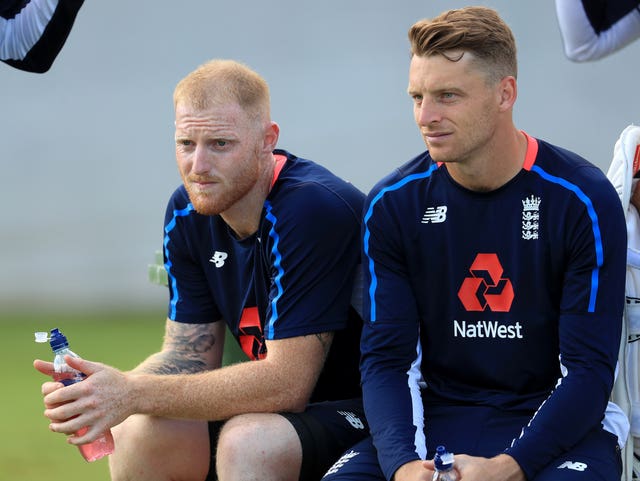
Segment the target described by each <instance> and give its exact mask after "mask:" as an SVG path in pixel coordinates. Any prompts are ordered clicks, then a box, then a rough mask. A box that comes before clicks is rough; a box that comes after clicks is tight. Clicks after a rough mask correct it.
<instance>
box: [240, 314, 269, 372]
mask: <svg viewBox="0 0 640 481" xmlns="http://www.w3.org/2000/svg"><path fill="white" fill-rule="evenodd" d="M238 341H239V342H240V347H241V348H242V350H243V351H244V353H245V354H246V355H247V356H249V359H251V360H253V361H257V360H259V359H264V358H265V357H266V356H267V346H266V345H265V343H264V336H263V334H262V327H261V326H260V315H259V314H258V308H257V307H245V308H244V310H243V311H242V317H241V318H240V326H239V329H238Z"/></svg>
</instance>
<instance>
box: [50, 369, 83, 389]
mask: <svg viewBox="0 0 640 481" xmlns="http://www.w3.org/2000/svg"><path fill="white" fill-rule="evenodd" d="M85 377H86V376H85V375H84V374H82V373H79V372H77V371H75V372H74V371H68V372H54V373H53V380H54V381H57V382H61V383H62V384H64V385H65V386H70V385H71V384H75V383H77V382H80V381H82V380H84V378H85Z"/></svg>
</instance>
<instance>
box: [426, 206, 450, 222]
mask: <svg viewBox="0 0 640 481" xmlns="http://www.w3.org/2000/svg"><path fill="white" fill-rule="evenodd" d="M445 220H447V206H446V205H440V206H438V207H428V208H427V210H425V211H424V215H423V216H422V223H423V224H429V223H431V224H439V223H441V222H444V221H445Z"/></svg>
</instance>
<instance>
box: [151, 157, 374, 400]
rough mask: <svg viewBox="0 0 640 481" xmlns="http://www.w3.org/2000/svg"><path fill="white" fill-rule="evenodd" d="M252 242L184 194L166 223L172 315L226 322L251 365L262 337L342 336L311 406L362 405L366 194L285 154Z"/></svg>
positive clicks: (260, 351)
mask: <svg viewBox="0 0 640 481" xmlns="http://www.w3.org/2000/svg"><path fill="white" fill-rule="evenodd" d="M274 153H275V154H276V158H277V159H279V160H280V161H281V163H282V162H284V163H283V164H282V168H281V170H280V171H279V173H278V172H277V178H276V179H274V180H275V183H274V185H273V187H272V189H271V192H270V193H269V195H268V197H267V199H266V201H265V203H264V207H263V210H262V217H261V220H260V226H259V228H258V231H257V233H256V234H254V235H252V236H250V237H248V238H246V239H243V240H238V239H237V238H236V236H235V235H234V234H233V232H232V231H231V229H230V228H229V227H228V226H227V224H226V223H225V222H224V221H223V220H222V218H221V217H220V216H205V215H200V214H198V213H197V212H195V210H194V208H193V205H192V204H191V202H190V200H189V197H188V194H187V192H186V189H185V188H184V186H181V187H179V188H178V189H177V190H176V191H175V192H174V194H173V196H172V197H171V200H170V201H169V205H168V207H167V211H166V217H165V228H164V230H165V238H164V257H165V267H166V269H167V272H168V277H169V291H170V303H169V311H168V317H169V318H170V319H172V320H174V321H177V322H185V323H207V322H214V321H220V320H223V321H224V322H226V323H227V325H228V327H229V329H230V331H231V332H232V333H233V335H234V337H235V338H236V340H237V341H238V343H239V345H240V347H241V348H242V350H243V351H244V352H245V354H246V355H247V356H248V358H249V359H251V360H259V359H262V358H264V357H265V356H266V354H267V353H266V345H265V339H267V340H272V339H284V338H289V337H294V336H304V335H309V334H316V333H322V332H328V331H336V333H335V336H334V340H333V343H332V347H331V350H330V352H329V356H328V358H327V360H326V363H325V367H324V370H323V372H322V374H321V377H320V379H319V381H318V383H317V385H316V389H315V391H314V393H313V396H312V399H311V400H312V401H319V400H332V399H347V398H352V397H360V395H361V390H360V373H359V370H358V362H359V339H360V332H361V327H362V319H361V317H360V315H359V314H358V310H361V306H355V307H357V308H358V309H355V308H354V306H352V305H351V300H352V294H353V284H354V278H355V272H356V266H357V265H358V264H359V260H360V220H361V216H362V206H363V203H364V194H363V193H362V192H360V191H359V190H358V189H357V188H356V187H355V186H353V185H352V184H350V183H348V182H346V181H344V180H342V179H340V178H338V177H337V176H335V175H334V174H332V173H331V172H330V171H329V170H327V169H326V168H324V167H322V166H320V165H318V164H316V163H314V162H312V161H309V160H305V159H301V158H298V157H296V156H294V155H292V154H290V153H288V152H286V151H283V150H276V151H274Z"/></svg>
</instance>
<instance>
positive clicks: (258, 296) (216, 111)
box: [35, 60, 368, 481]
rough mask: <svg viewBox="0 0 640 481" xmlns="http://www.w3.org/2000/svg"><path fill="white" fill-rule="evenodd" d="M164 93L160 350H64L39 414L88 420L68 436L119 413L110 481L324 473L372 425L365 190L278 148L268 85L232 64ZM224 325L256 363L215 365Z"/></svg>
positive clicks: (55, 421)
mask: <svg viewBox="0 0 640 481" xmlns="http://www.w3.org/2000/svg"><path fill="white" fill-rule="evenodd" d="M174 106H175V114H176V117H175V142H176V158H177V163H178V168H179V171H180V175H181V177H182V180H183V185H182V186H180V187H179V188H178V189H177V190H176V191H175V192H174V194H173V196H172V197H171V199H170V201H169V204H168V207H167V210H166V217H165V226H164V241H163V245H164V260H165V267H166V270H167V273H168V279H169V294H170V298H169V306H168V316H167V321H166V333H165V340H164V345H163V348H162V350H161V351H160V352H159V353H157V354H153V355H151V356H150V357H149V358H147V359H146V360H145V361H143V362H142V363H141V364H140V365H139V366H138V367H136V368H135V369H134V370H133V371H131V372H128V373H123V372H120V371H118V370H116V369H114V368H111V367H108V366H105V365H103V364H99V363H93V362H89V361H86V360H79V361H76V360H71V359H69V364H70V365H71V366H73V367H75V368H77V369H79V370H81V371H82V372H84V373H86V374H87V375H88V377H87V379H86V380H85V381H84V382H82V383H80V384H81V385H82V386H81V389H78V388H79V387H80V385H74V386H68V387H64V388H61V385H60V384H58V383H52V382H47V383H45V384H44V385H43V392H44V394H45V398H44V401H45V405H46V407H47V410H46V411H45V414H46V415H47V416H48V417H49V419H50V420H51V429H52V430H53V431H56V432H61V433H65V434H72V433H74V432H76V431H77V430H78V428H79V427H81V426H88V427H89V430H88V432H87V433H86V434H85V435H83V436H81V437H71V438H70V439H71V441H70V442H71V443H72V444H82V443H86V442H90V441H92V440H93V439H95V438H96V437H97V436H98V435H99V434H100V433H102V432H104V431H105V430H106V429H107V428H110V427H113V434H114V438H115V444H116V448H115V452H114V454H113V455H112V456H111V458H110V469H111V475H112V479H114V480H121V479H136V480H154V481H160V480H169V479H185V480H193V481H199V480H203V479H207V480H214V479H220V480H234V481H239V480H243V479H247V480H249V479H258V478H260V479H264V480H270V479H274V480H275V479H278V480H291V481H296V480H298V479H302V480H319V479H320V478H321V476H322V474H323V473H324V471H326V469H327V468H328V467H329V466H330V465H331V463H333V462H334V461H335V460H336V459H337V458H338V457H339V455H340V454H341V452H342V451H344V449H346V448H347V447H348V446H349V445H351V444H353V443H354V442H355V441H358V440H359V439H362V438H363V437H364V436H365V435H366V434H367V433H368V429H367V426H366V423H365V420H364V416H363V412H362V401H361V392H360V385H359V380H360V378H359V372H358V359H359V348H358V342H359V335H360V330H361V323H362V321H361V318H360V315H359V313H358V309H359V307H360V306H359V305H358V302H357V301H356V300H355V298H352V294H353V292H354V288H353V286H354V284H357V280H358V279H360V276H358V275H357V274H358V272H359V271H358V265H359V249H360V243H359V232H360V217H361V211H362V206H363V202H364V194H363V193H362V192H360V191H359V190H358V189H356V188H355V187H354V186H353V185H351V184H350V183H348V182H346V181H344V180H342V179H340V178H338V177H337V176H336V175H334V174H332V173H331V172H329V171H328V170H327V169H325V168H324V167H321V166H320V165H319V164H316V163H314V162H312V161H309V160H306V159H303V158H299V157H297V156H295V155H293V154H292V153H290V152H287V151H285V150H280V149H277V148H276V143H277V141H278V135H279V127H278V125H277V124H276V123H275V122H273V121H272V120H271V118H270V111H269V110H270V109H269V91H268V86H267V84H266V82H265V81H264V79H263V78H262V77H260V76H259V75H258V74H257V73H256V72H254V71H252V70H251V69H249V68H248V67H246V66H244V65H242V64H240V63H238V62H235V61H230V60H213V61H210V62H208V63H206V64H204V65H202V66H200V67H199V68H197V69H196V70H195V71H194V72H192V73H190V74H189V75H187V76H186V77H185V78H184V79H183V80H182V81H180V82H179V83H178V85H177V87H176V89H175V92H174ZM355 292H356V293H358V292H359V290H355ZM226 326H228V328H229V330H230V332H231V333H232V334H233V336H234V337H235V339H236V340H237V342H238V343H239V345H240V347H241V348H242V350H243V351H244V353H245V354H246V355H247V358H248V359H249V360H250V362H241V363H237V364H233V365H229V366H222V354H223V342H224V335H225V328H226ZM35 366H36V368H37V369H38V370H40V371H41V372H43V373H45V374H50V373H51V364H50V363H46V362H43V361H39V360H37V361H35Z"/></svg>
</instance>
